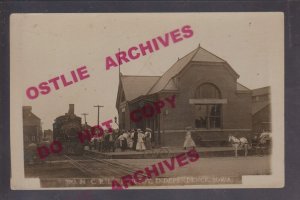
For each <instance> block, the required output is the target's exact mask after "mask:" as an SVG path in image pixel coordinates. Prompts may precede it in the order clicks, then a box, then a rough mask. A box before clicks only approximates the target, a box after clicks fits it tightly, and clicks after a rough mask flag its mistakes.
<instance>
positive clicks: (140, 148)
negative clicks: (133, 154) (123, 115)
mask: <svg viewBox="0 0 300 200" xmlns="http://www.w3.org/2000/svg"><path fill="white" fill-rule="evenodd" d="M137 131H138V139H137V144H136V150H137V151H145V150H146V147H145V144H144V137H145V135H144V134H143V132H142V130H141V129H138V130H137Z"/></svg>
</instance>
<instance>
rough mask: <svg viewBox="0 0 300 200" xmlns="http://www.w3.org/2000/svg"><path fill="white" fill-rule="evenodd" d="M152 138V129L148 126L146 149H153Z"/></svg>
mask: <svg viewBox="0 0 300 200" xmlns="http://www.w3.org/2000/svg"><path fill="white" fill-rule="evenodd" d="M151 138H152V130H151V129H150V128H146V132H145V142H146V149H152V145H151Z"/></svg>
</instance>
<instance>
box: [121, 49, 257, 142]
mask: <svg viewBox="0 0 300 200" xmlns="http://www.w3.org/2000/svg"><path fill="white" fill-rule="evenodd" d="M238 78H239V75H238V74H237V72H235V70H234V69H233V68H232V67H231V66H230V65H229V64H228V63H227V62H226V61H225V60H223V59H221V58H219V57H218V56H216V55H214V54H213V53H210V52H209V51H207V50H205V49H203V48H202V47H200V46H199V47H198V48H196V49H195V50H193V51H192V52H190V53H188V54H187V55H185V56H184V57H182V58H181V59H178V60H177V62H175V63H174V64H173V66H171V67H170V68H169V69H168V70H167V71H166V72H165V73H164V74H163V75H162V76H123V75H121V77H120V80H121V81H120V83H119V88H118V95H117V101H116V108H117V110H118V113H119V126H120V129H130V128H142V129H145V128H146V127H149V128H151V129H152V130H154V137H153V142H155V143H156V144H157V145H167V146H182V145H183V141H184V138H185V127H187V126H192V129H193V130H192V131H193V137H194V139H195V142H196V143H197V142H198V141H199V140H208V141H209V140H223V141H224V140H228V135H229V134H234V135H236V136H241V135H243V136H246V135H249V134H251V133H252V115H251V109H252V107H251V105H252V102H251V97H252V96H251V90H249V89H248V88H247V87H245V86H243V85H241V84H240V83H238V82H237V79H238ZM172 95H176V108H174V109H170V108H164V109H163V110H162V112H161V113H160V114H157V115H154V116H153V117H151V118H147V119H145V118H144V119H143V120H141V121H139V122H138V123H135V122H133V121H131V120H130V112H131V111H133V110H136V109H139V108H142V107H143V106H144V105H145V104H147V103H150V104H151V103H153V102H155V101H157V100H159V99H164V98H166V97H170V96H172Z"/></svg>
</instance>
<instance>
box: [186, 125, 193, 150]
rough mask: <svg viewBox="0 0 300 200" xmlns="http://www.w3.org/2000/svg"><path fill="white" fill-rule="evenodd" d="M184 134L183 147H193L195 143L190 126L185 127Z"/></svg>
mask: <svg viewBox="0 0 300 200" xmlns="http://www.w3.org/2000/svg"><path fill="white" fill-rule="evenodd" d="M186 131H187V132H186V135H185V140H184V143H183V148H184V149H187V148H195V147H196V144H195V142H194V140H193V138H192V133H191V127H186Z"/></svg>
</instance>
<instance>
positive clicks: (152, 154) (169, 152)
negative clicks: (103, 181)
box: [85, 147, 256, 159]
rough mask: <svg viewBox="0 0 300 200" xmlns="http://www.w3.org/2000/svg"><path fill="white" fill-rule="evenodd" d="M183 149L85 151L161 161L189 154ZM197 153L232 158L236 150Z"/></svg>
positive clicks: (212, 149)
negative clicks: (161, 159) (185, 153)
mask: <svg viewBox="0 0 300 200" xmlns="http://www.w3.org/2000/svg"><path fill="white" fill-rule="evenodd" d="M187 151H189V150H184V149H183V148H182V147H159V148H153V149H152V150H145V151H133V150H125V151H116V152H99V151H97V150H85V153H87V154H93V155H96V156H99V157H102V158H107V159H133V158H137V159H160V158H170V157H172V156H176V155H178V154H180V153H184V152H187ZM196 151H197V152H198V153H199V155H200V157H226V156H227V157H230V156H234V149H233V148H232V147H196ZM244 154H245V153H244V150H238V155H239V156H244ZM250 155H256V151H255V150H253V149H249V150H248V156H250Z"/></svg>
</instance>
